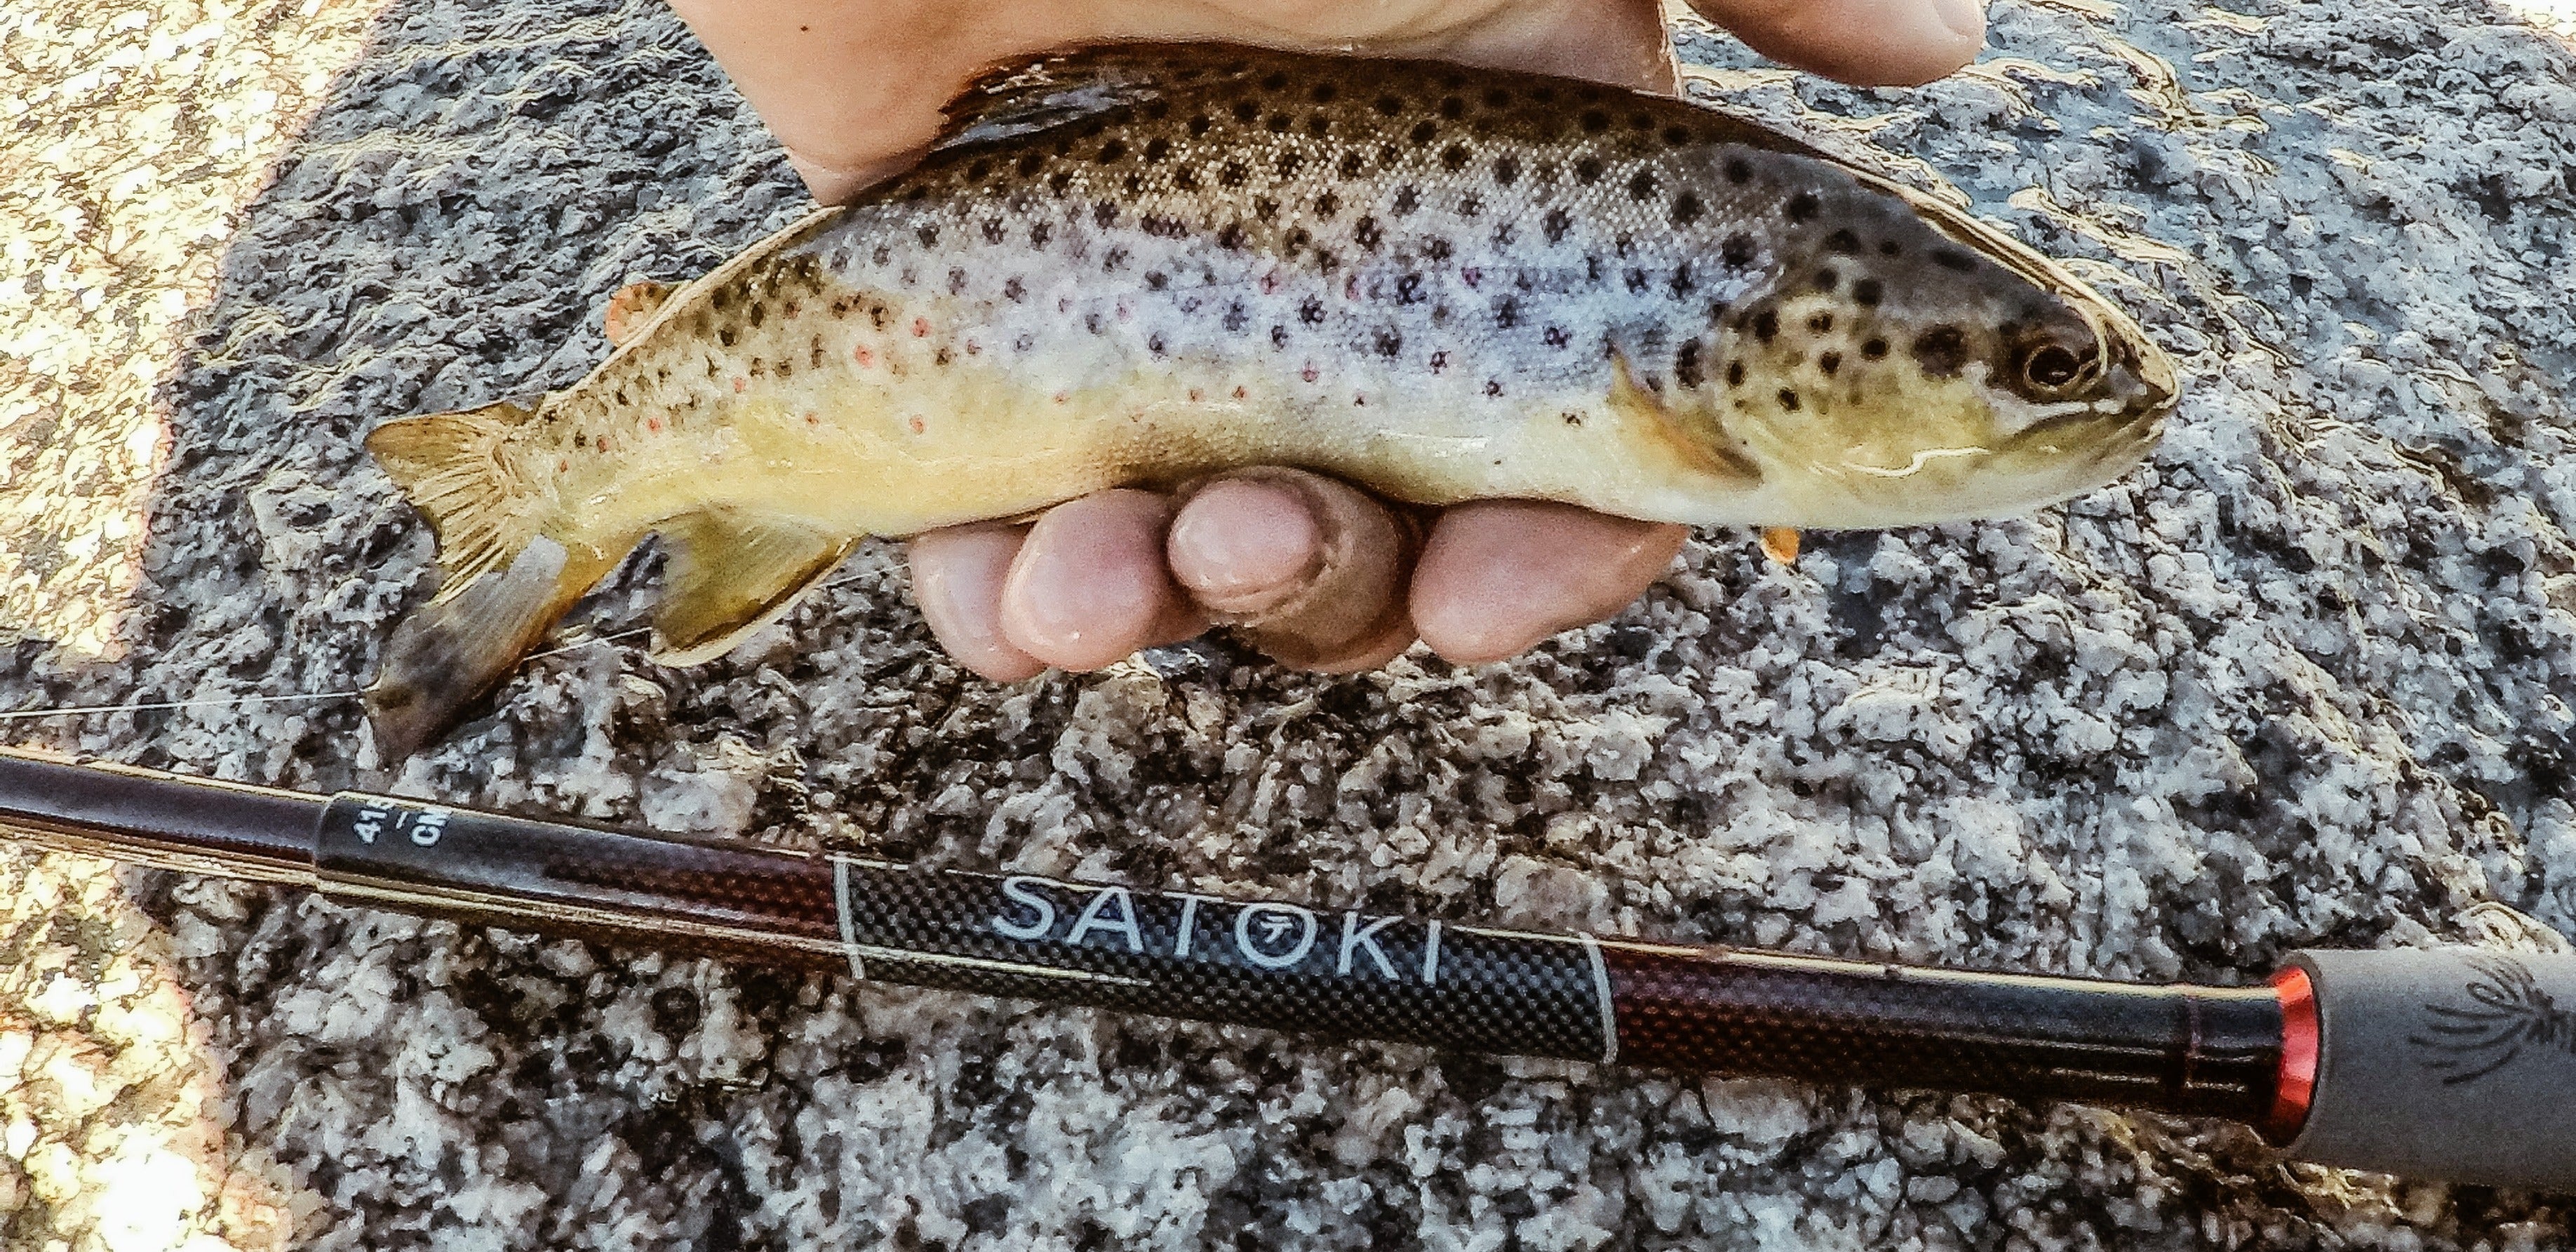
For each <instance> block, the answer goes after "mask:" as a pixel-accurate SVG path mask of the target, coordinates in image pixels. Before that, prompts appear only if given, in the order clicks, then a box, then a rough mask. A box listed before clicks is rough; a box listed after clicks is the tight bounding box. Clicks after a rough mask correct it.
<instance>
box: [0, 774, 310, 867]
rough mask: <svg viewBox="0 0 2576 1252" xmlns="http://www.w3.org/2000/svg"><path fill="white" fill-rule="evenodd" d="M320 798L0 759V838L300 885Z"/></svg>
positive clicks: (170, 776)
mask: <svg viewBox="0 0 2576 1252" xmlns="http://www.w3.org/2000/svg"><path fill="white" fill-rule="evenodd" d="M321 812H322V797H320V796H316V795H307V794H305V793H303V792H297V791H280V790H278V789H276V788H274V787H254V786H251V785H249V784H246V783H230V782H223V781H221V780H218V779H213V778H188V777H184V776H181V775H176V774H165V773H162V772H160V771H158V770H148V769H134V768H131V767H128V766H123V765H108V764H103V763H98V762H90V763H84V764H75V763H73V762H71V761H68V760H60V759H53V758H49V757H47V756H45V755H41V754H38V753H34V752H30V751H26V750H24V749H0V832H6V833H9V834H12V835H15V836H17V837H19V838H23V839H26V840H27V841H29V842H31V843H35V844H38V845H40V846H43V847H48V848H56V849H60V850H63V851H67V852H80V853H85V854H87V855H90V856H100V857H108V858H111V859H114V860H120V861H131V862H134V863H136V864H141V865H156V866H159V867H161V868H163V869H177V870H186V871H188V872H190V873H196V874H216V875H221V876H223V877H228V878H256V879H261V880H264V881H268V882H283V883H293V884H297V885H309V884H310V882H311V881H312V868H313V848H312V830H313V821H314V819H315V818H316V817H318V816H319V815H320V814H321Z"/></svg>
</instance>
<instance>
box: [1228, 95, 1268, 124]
mask: <svg viewBox="0 0 2576 1252" xmlns="http://www.w3.org/2000/svg"><path fill="white" fill-rule="evenodd" d="M1234 120H1236V121H1238V122H1246V123H1250V122H1257V121H1259V120H1261V106H1260V105H1257V104H1254V103H1253V102H1252V101H1249V100H1237V101H1235V102H1234Z"/></svg>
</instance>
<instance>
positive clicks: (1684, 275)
mask: <svg viewBox="0 0 2576 1252" xmlns="http://www.w3.org/2000/svg"><path fill="white" fill-rule="evenodd" d="M1698 287H1699V283H1698V282H1697V281H1696V280H1694V279H1693V278H1692V276H1691V267H1690V262H1688V261H1684V262H1682V263H1681V264H1679V265H1676V266H1674V267H1673V281H1672V287H1671V290H1672V293H1673V298H1674V299H1676V300H1679V299H1681V298H1683V297H1685V296H1688V295H1689V294H1690V293H1691V292H1692V291H1694V290H1696V289H1698Z"/></svg>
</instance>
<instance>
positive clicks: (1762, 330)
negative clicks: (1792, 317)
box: [1750, 309, 1780, 343]
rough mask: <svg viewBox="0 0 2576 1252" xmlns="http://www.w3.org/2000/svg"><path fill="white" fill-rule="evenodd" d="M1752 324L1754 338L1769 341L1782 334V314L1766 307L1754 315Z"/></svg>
mask: <svg viewBox="0 0 2576 1252" xmlns="http://www.w3.org/2000/svg"><path fill="white" fill-rule="evenodd" d="M1750 325H1751V326H1752V327H1753V337H1754V338H1756V339H1759V340H1761V341H1762V342H1764V343H1769V342H1771V341H1772V340H1773V339H1774V338H1777V337H1778V336H1779V334H1780V315H1779V314H1777V313H1774V312H1772V311H1771V310H1769V309H1764V310H1762V311H1761V312H1759V313H1756V314H1754V315H1753V320H1752V322H1751V323H1750Z"/></svg>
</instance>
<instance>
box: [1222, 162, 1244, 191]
mask: <svg viewBox="0 0 2576 1252" xmlns="http://www.w3.org/2000/svg"><path fill="white" fill-rule="evenodd" d="M1251 176H1252V171H1251V170H1248V169H1245V168H1244V167H1243V162H1241V161H1228V162H1226V163H1225V164H1224V165H1222V166H1219V167H1217V171H1216V181H1217V185H1218V186H1220V187H1240V186H1242V185H1243V180H1244V179H1246V178H1249V177H1251Z"/></svg>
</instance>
